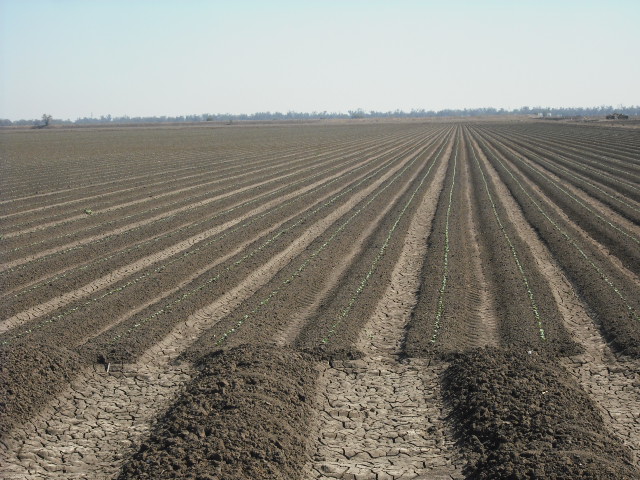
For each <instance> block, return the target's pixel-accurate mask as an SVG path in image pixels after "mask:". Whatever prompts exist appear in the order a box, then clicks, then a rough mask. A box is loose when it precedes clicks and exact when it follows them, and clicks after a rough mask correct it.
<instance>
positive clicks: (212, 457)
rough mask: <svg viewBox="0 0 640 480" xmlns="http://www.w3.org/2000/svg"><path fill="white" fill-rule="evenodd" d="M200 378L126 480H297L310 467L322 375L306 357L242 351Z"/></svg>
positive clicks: (216, 359) (205, 366) (215, 359)
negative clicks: (312, 419) (310, 440)
mask: <svg viewBox="0 0 640 480" xmlns="http://www.w3.org/2000/svg"><path fill="white" fill-rule="evenodd" d="M200 366H201V368H202V370H201V372H200V374H199V375H198V376H197V377H196V378H195V379H194V380H193V381H192V382H191V383H190V384H189V386H188V387H187V389H186V391H185V393H184V394H182V395H181V396H180V398H179V399H178V400H177V401H176V403H174V405H173V406H172V407H171V408H170V409H169V411H168V412H167V414H166V415H165V417H164V418H163V419H162V420H161V421H160V422H159V424H158V425H157V427H156V429H155V431H154V432H153V433H152V435H151V437H150V439H149V440H148V441H147V442H145V443H143V444H142V446H141V447H140V450H139V451H138V453H136V454H135V456H134V457H133V458H132V459H131V460H130V461H129V462H128V463H127V464H126V465H125V466H124V468H123V470H122V473H121V474H120V477H119V479H120V480H125V479H162V478H183V479H199V480H205V479H206V480H213V479H220V480H222V479H225V480H231V479H259V478H269V479H287V480H289V479H295V478H299V476H300V475H301V472H302V468H303V467H304V463H305V461H306V450H307V441H308V423H309V419H310V415H311V411H312V402H313V397H314V395H313V393H314V389H315V381H316V377H317V372H316V371H315V370H314V366H313V361H312V360H311V359H310V358H309V357H308V356H306V355H303V354H299V353H295V352H292V351H287V350H283V349H282V348H279V347H266V346H263V347H258V346H240V347H237V348H234V349H232V350H228V351H224V352H216V353H213V354H211V355H209V356H207V357H205V358H204V359H203V360H202V362H201V365H200Z"/></svg>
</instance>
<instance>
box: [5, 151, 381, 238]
mask: <svg viewBox="0 0 640 480" xmlns="http://www.w3.org/2000/svg"><path fill="white" fill-rule="evenodd" d="M371 143H372V142H370V141H368V142H362V141H361V142H358V143H356V142H351V144H349V145H348V146H347V147H345V146H344V145H340V146H334V147H332V149H331V150H329V151H325V152H324V153H323V155H324V156H327V155H330V154H332V153H336V152H341V151H342V150H344V149H345V148H352V149H357V150H356V151H357V152H362V151H363V150H362V148H363V145H368V144H371ZM371 148H373V147H366V149H367V150H370V149H371ZM306 152H308V148H307V147H303V148H297V149H296V150H295V151H292V152H290V153H286V154H279V155H274V156H275V157H276V158H277V159H278V160H280V161H281V163H285V162H286V161H287V158H289V157H292V156H297V155H299V154H300V153H306ZM317 156H318V155H310V156H308V157H305V158H303V159H301V161H304V160H308V159H315V158H316V157H317ZM254 158H264V155H262V154H260V155H254ZM242 159H244V161H245V162H246V161H251V160H252V159H246V158H245V155H244V154H243V153H240V154H238V155H237V158H233V159H230V160H224V161H221V162H220V163H219V164H216V168H219V166H220V165H222V164H224V163H231V162H236V163H237V161H238V160H242ZM270 161H272V158H267V159H264V160H261V161H260V162H259V163H260V164H264V163H267V162H270ZM208 162H209V161H206V162H204V163H203V165H205V166H206V165H207V164H208ZM252 165H254V164H252ZM238 166H239V165H231V166H230V167H229V169H232V168H238ZM188 168H189V169H193V168H202V165H196V166H195V167H193V166H192V167H188ZM267 168H269V167H267ZM270 168H273V166H272V165H271V167H270ZM218 173H219V172H218ZM245 173H246V172H245ZM206 175H210V172H208V173H200V174H194V175H188V176H186V177H182V178H180V179H178V180H176V181H183V180H185V179H187V178H193V177H199V176H206ZM226 180H228V178H226V179H225V181H226ZM145 185H146V184H145ZM156 185H162V182H161V183H157V184H156ZM201 185H202V184H200V186H201ZM147 187H148V185H147ZM139 188H140V186H135V187H131V188H127V189H123V190H120V191H119V192H118V193H122V192H126V191H130V190H136V189H139ZM190 188H195V187H190ZM171 193H173V192H170V193H168V194H167V195H170V194H171ZM104 195H105V194H100V195H96V196H93V197H84V198H81V199H77V200H72V201H71V202H69V203H73V202H77V203H79V202H86V201H87V200H88V199H89V198H96V197H102V196H104ZM107 195H113V192H108V193H107ZM0 203H2V202H0ZM169 205H171V204H169ZM52 206H55V205H52ZM21 213H22V212H21ZM63 215H66V213H61V214H58V215H54V216H48V217H47V219H48V220H51V219H53V218H57V217H60V216H63ZM34 222H36V220H32V221H29V222H24V223H22V224H14V225H12V228H15V227H19V226H23V225H28V224H32V223H34ZM65 223H66V222H65ZM63 224H64V223H60V224H59V225H63Z"/></svg>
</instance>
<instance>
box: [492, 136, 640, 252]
mask: <svg viewBox="0 0 640 480" xmlns="http://www.w3.org/2000/svg"><path fill="white" fill-rule="evenodd" d="M495 141H496V143H498V144H500V145H502V146H503V147H505V148H507V147H506V145H505V144H504V142H503V141H502V142H500V141H498V140H497V139H496V140H495ZM512 154H513V156H514V157H515V158H517V159H518V160H520V163H521V164H522V165H524V166H526V167H527V168H529V170H531V171H532V172H533V173H535V174H537V175H538V176H539V177H542V178H543V181H544V182H547V183H550V184H552V185H553V186H554V187H556V188H557V189H558V190H560V191H561V192H562V193H564V194H565V195H566V196H567V197H569V198H571V199H572V200H573V201H575V202H576V203H577V204H578V205H580V206H581V207H582V208H584V209H585V210H587V211H588V212H589V213H590V214H592V215H593V216H594V217H596V218H598V219H599V220H601V221H603V222H605V223H606V224H608V225H609V226H610V227H611V228H613V229H615V230H617V231H618V232H620V233H621V234H623V235H624V236H626V237H628V238H629V239H630V240H631V241H633V242H635V243H640V240H639V239H638V238H637V237H634V236H632V235H629V234H628V233H627V232H625V231H624V230H622V229H620V228H619V227H617V226H616V225H614V224H612V223H611V222H610V221H608V220H607V219H606V218H604V217H602V215H599V214H598V213H597V212H595V211H593V209H591V208H590V207H589V206H588V205H586V204H585V203H584V202H582V201H581V200H580V199H578V198H577V197H576V196H574V195H572V194H571V193H570V192H568V191H567V190H565V189H564V188H562V186H560V185H559V184H558V183H557V182H556V181H554V180H553V179H552V178H551V177H550V176H549V175H544V174H543V173H542V172H540V171H538V170H536V169H535V168H534V167H533V166H531V165H530V164H529V163H528V162H527V161H526V158H525V157H523V156H521V155H519V154H517V153H516V152H515V151H512ZM528 155H530V156H531V157H534V158H537V159H538V163H541V164H543V165H545V164H546V165H548V164H549V163H551V162H548V161H546V160H545V159H544V158H542V157H540V156H539V155H536V154H535V153H533V152H528ZM553 165H554V166H557V165H556V164H555V163H554V164H553ZM558 168H560V169H562V170H564V171H565V172H566V174H567V175H568V176H570V177H572V178H574V179H576V180H578V181H581V182H583V183H585V184H587V185H588V186H589V187H592V188H594V189H596V190H598V191H600V192H602V193H603V194H605V195H606V196H608V197H610V198H612V199H613V200H615V201H617V202H619V203H621V204H623V205H624V206H626V207H628V208H629V209H631V210H633V211H636V212H637V211H638V209H637V208H636V207H634V206H633V205H630V204H628V203H627V202H625V201H624V200H623V199H620V198H617V197H614V196H613V195H611V194H609V193H608V192H605V191H604V190H603V189H601V188H599V187H598V186H597V185H594V184H593V183H591V182H589V181H588V180H586V179H583V178H581V177H578V176H576V175H575V174H573V173H572V172H571V171H570V170H568V169H567V168H566V167H560V166H558Z"/></svg>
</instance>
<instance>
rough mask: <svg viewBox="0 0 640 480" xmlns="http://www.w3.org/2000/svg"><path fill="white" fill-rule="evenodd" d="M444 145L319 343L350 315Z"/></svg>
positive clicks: (325, 340) (326, 339) (325, 339)
mask: <svg viewBox="0 0 640 480" xmlns="http://www.w3.org/2000/svg"><path fill="white" fill-rule="evenodd" d="M445 145H446V144H443V145H442V146H441V147H440V150H438V153H437V154H436V156H435V157H434V159H433V161H432V162H431V164H430V165H429V168H428V169H427V171H426V173H425V174H424V175H423V176H422V178H421V179H420V182H419V183H418V186H417V187H416V188H415V190H414V191H413V192H412V193H411V196H410V197H409V199H408V200H407V202H406V203H405V204H404V206H403V207H402V210H401V211H400V213H399V214H398V217H397V218H396V220H395V222H394V223H393V225H392V226H391V228H390V229H389V232H388V233H387V237H386V238H385V241H384V242H383V243H382V245H381V247H380V249H379V250H378V253H377V254H376V257H375V258H374V260H373V262H372V263H371V265H370V266H369V270H368V271H367V273H366V274H365V275H364V277H362V279H361V280H360V284H359V285H358V288H356V291H355V292H354V293H353V294H352V295H351V298H349V301H348V302H347V304H346V305H345V306H344V307H343V308H342V309H341V310H340V312H339V313H338V315H337V317H336V319H335V321H334V322H333V323H332V324H331V326H330V327H329V329H328V331H327V333H326V335H325V336H324V337H323V338H322V340H321V342H322V343H323V344H327V343H329V341H330V340H331V338H332V337H333V336H334V335H335V333H336V332H337V330H338V328H339V327H340V325H341V324H342V323H343V322H344V321H345V320H346V318H347V317H348V316H349V314H350V313H351V310H352V309H353V306H354V305H355V303H356V301H357V300H358V299H359V297H360V295H361V294H362V292H363V291H364V289H365V288H366V286H367V284H368V283H369V279H370V278H371V276H372V275H373V274H374V273H375V271H376V269H377V268H378V264H379V263H380V260H382V257H383V256H384V254H385V252H386V250H387V247H388V246H389V243H390V242H391V239H392V238H393V235H394V233H395V232H396V230H397V228H398V225H399V224H400V221H401V220H402V218H403V217H404V214H405V213H406V211H407V209H408V208H409V206H410V205H411V203H412V202H413V200H414V199H415V197H416V195H417V194H418V192H419V191H420V190H421V189H422V185H423V184H424V182H425V180H426V179H427V177H428V175H429V173H430V172H431V170H432V169H433V166H434V165H435V164H436V162H437V160H438V158H440V154H441V153H442V150H443V149H444V147H445Z"/></svg>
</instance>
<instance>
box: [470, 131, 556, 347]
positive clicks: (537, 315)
mask: <svg viewBox="0 0 640 480" xmlns="http://www.w3.org/2000/svg"><path fill="white" fill-rule="evenodd" d="M469 145H470V147H471V153H472V155H473V159H474V160H475V162H476V166H477V167H478V170H479V172H480V176H481V177H482V183H483V184H484V189H485V191H486V192H487V198H488V199H489V203H490V204H491V208H492V210H493V215H494V217H495V219H496V222H498V226H499V227H500V231H501V232H502V235H503V236H504V238H505V240H506V242H507V244H508V245H509V249H510V250H511V254H512V256H513V259H514V261H515V264H516V266H517V268H518V271H519V272H520V276H521V278H522V283H523V284H524V287H525V289H526V291H527V295H528V297H529V303H530V305H531V309H532V311H533V316H534V317H535V320H536V323H537V326H538V333H539V335H540V338H541V339H542V340H546V335H545V331H544V325H543V322H542V318H541V317H540V312H539V310H538V304H537V302H536V299H535V297H534V295H533V291H532V290H531V286H530V285H529V279H528V278H527V274H526V272H525V271H524V267H523V266H522V263H521V262H520V258H519V257H518V252H517V251H516V247H515V245H514V244H513V242H512V241H511V238H510V237H509V234H508V233H507V230H506V229H505V227H504V224H503V223H502V220H501V219H500V215H498V210H497V208H496V203H495V201H494V199H493V195H491V191H490V190H489V184H488V183H487V179H486V177H485V174H484V171H483V170H482V167H481V165H480V161H479V160H478V157H477V156H476V151H475V147H474V146H473V143H472V142H469Z"/></svg>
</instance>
